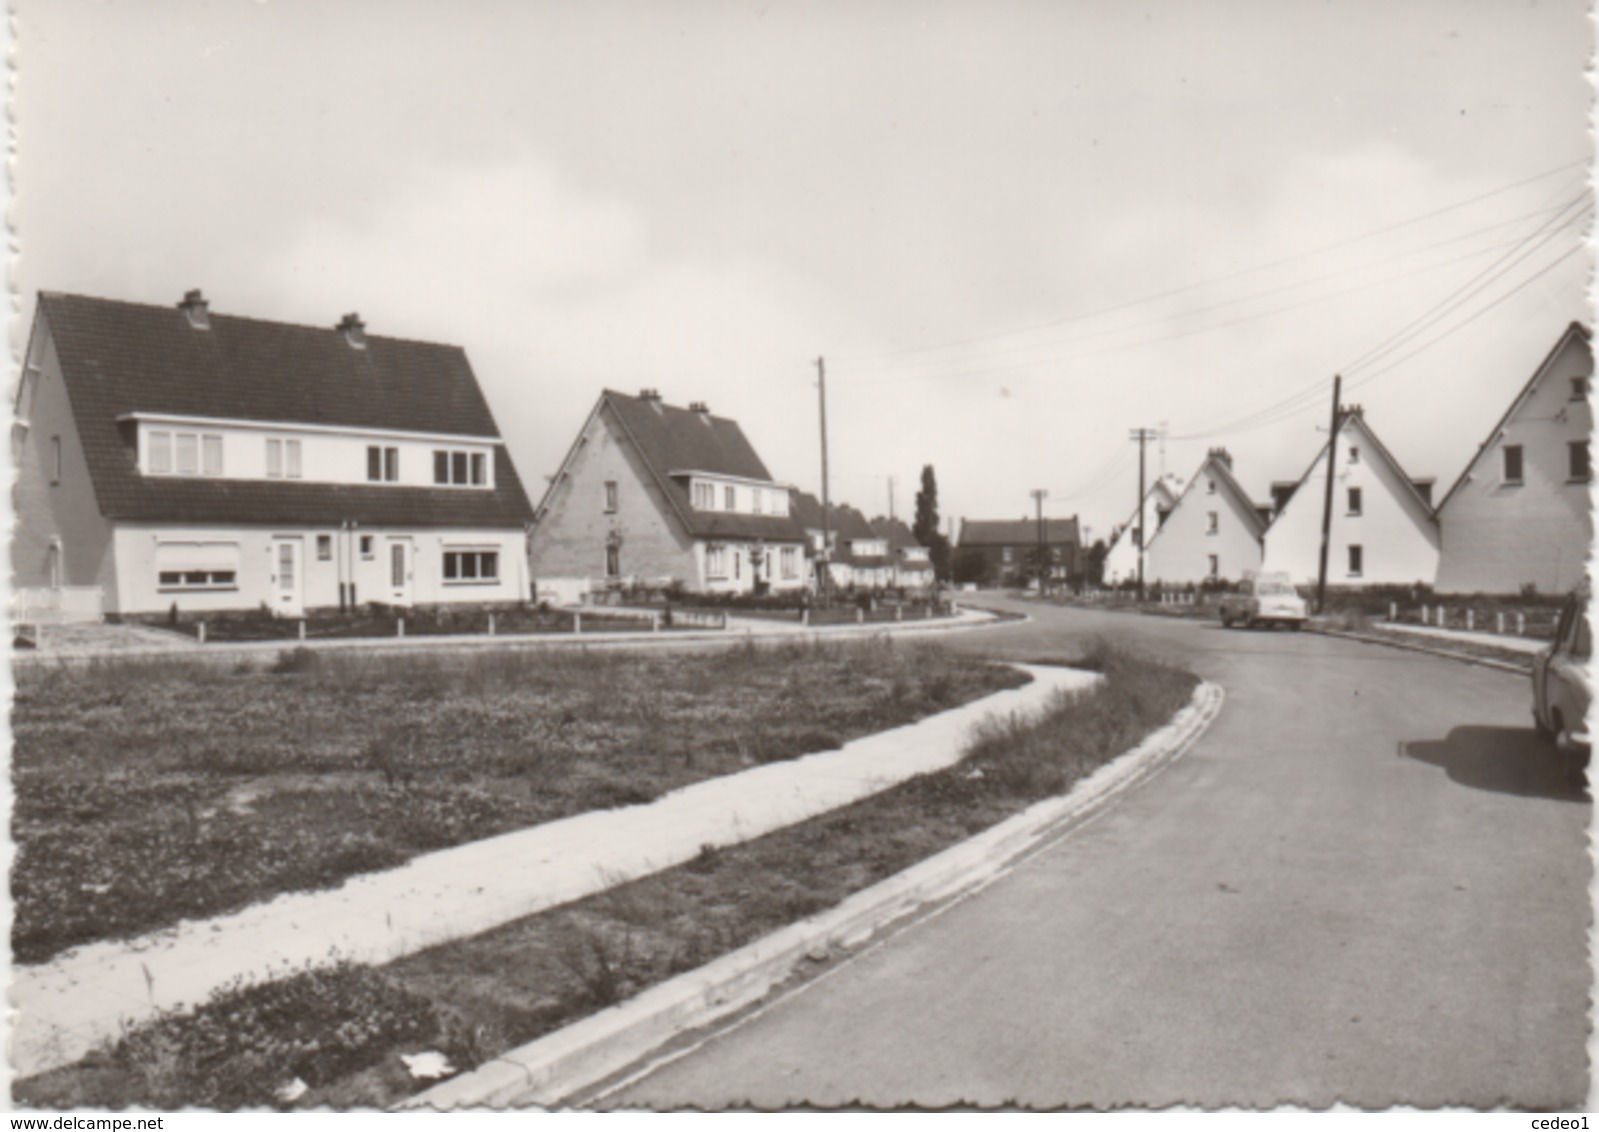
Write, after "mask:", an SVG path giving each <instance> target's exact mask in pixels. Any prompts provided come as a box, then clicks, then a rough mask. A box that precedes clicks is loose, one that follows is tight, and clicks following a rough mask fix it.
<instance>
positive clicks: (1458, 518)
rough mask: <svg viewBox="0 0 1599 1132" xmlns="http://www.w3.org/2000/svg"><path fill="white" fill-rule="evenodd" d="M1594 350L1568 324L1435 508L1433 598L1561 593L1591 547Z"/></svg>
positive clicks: (1579, 573) (1577, 577)
mask: <svg viewBox="0 0 1599 1132" xmlns="http://www.w3.org/2000/svg"><path fill="white" fill-rule="evenodd" d="M1592 380H1593V347H1592V345H1591V343H1590V341H1589V333H1588V328H1587V327H1585V326H1583V325H1581V324H1580V323H1575V322H1574V323H1572V324H1571V325H1570V326H1569V327H1567V328H1566V330H1565V332H1564V333H1563V334H1561V336H1560V338H1559V340H1558V341H1556V343H1555V345H1554V348H1553V349H1552V350H1550V351H1549V353H1548V355H1547V356H1546V357H1545V358H1544V359H1543V361H1542V362H1541V363H1540V364H1539V366H1538V368H1537V369H1536V370H1534V371H1533V374H1532V376H1531V377H1530V378H1529V379H1528V380H1527V383H1526V384H1525V385H1524V386H1522V388H1521V391H1520V392H1518V393H1517V394H1516V396H1515V398H1514V399H1513V400H1512V401H1511V402H1510V407H1509V408H1508V409H1506V410H1505V414H1504V416H1503V417H1501V418H1500V420H1499V423H1498V424H1496V425H1495V426H1494V427H1493V430H1492V431H1491V432H1489V434H1488V437H1487V439H1486V440H1484V441H1483V442H1482V444H1481V445H1480V446H1479V447H1478V449H1477V453H1476V455H1475V456H1473V457H1472V460H1471V462H1470V463H1469V464H1467V465H1466V468H1465V470H1464V471H1462V472H1461V474H1460V478H1459V479H1458V480H1456V481H1455V483H1454V485H1453V486H1452V487H1450V489H1449V493H1448V494H1447V495H1445V496H1444V498H1443V502H1441V503H1440V504H1439V505H1438V525H1439V535H1440V537H1441V539H1442V548H1441V553H1440V557H1439V562H1438V581H1437V589H1438V591H1439V592H1440V593H1499V594H1510V593H1518V592H1520V591H1521V589H1522V588H1523V587H1525V586H1532V587H1534V588H1536V589H1538V590H1540V591H1542V592H1544V593H1560V592H1562V591H1565V590H1569V589H1572V588H1574V587H1575V586H1576V585H1577V584H1578V583H1579V582H1581V581H1582V577H1583V574H1584V572H1585V570H1586V568H1587V563H1588V555H1589V552H1590V548H1591V546H1592V543H1593V500H1592V497H1591V495H1590V494H1589V481H1590V480H1591V479H1592V478H1593V472H1592V468H1591V465H1590V463H1589V449H1588V446H1589V434H1590V432H1591V431H1592V429H1593V408H1592V406H1591V405H1590V404H1589V400H1588V398H1589V395H1590V391H1591V385H1592Z"/></svg>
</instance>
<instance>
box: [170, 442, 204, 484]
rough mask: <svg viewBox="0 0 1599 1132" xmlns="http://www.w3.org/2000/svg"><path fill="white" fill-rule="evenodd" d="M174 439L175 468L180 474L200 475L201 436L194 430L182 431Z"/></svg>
mask: <svg viewBox="0 0 1599 1132" xmlns="http://www.w3.org/2000/svg"><path fill="white" fill-rule="evenodd" d="M173 440H174V444H173V449H172V450H173V454H174V455H173V461H172V462H173V470H174V471H176V472H177V473H178V475H180V476H193V475H198V474H199V472H200V438H199V437H197V436H195V435H194V433H192V432H180V433H178V434H177V435H176V436H175V437H174V438H173Z"/></svg>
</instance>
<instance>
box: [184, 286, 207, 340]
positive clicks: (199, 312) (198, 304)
mask: <svg viewBox="0 0 1599 1132" xmlns="http://www.w3.org/2000/svg"><path fill="white" fill-rule="evenodd" d="M210 308H211V304H210V303H208V302H206V301H205V296H204V295H202V294H200V290H199V288H195V289H194V290H193V291H185V292H184V293H183V301H182V302H181V303H179V304H178V309H179V310H180V311H182V312H183V313H184V314H186V315H188V316H189V325H190V326H192V327H194V328H195V329H196V330H210V329H211V313H210Z"/></svg>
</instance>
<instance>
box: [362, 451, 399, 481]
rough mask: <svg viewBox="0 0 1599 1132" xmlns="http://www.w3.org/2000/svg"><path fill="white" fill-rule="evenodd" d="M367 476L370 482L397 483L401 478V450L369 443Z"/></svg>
mask: <svg viewBox="0 0 1599 1132" xmlns="http://www.w3.org/2000/svg"><path fill="white" fill-rule="evenodd" d="M366 478H367V481H368V482H370V483H395V482H398V480H399V478H400V450H399V449H398V448H389V447H384V446H383V445H381V444H369V445H367V449H366Z"/></svg>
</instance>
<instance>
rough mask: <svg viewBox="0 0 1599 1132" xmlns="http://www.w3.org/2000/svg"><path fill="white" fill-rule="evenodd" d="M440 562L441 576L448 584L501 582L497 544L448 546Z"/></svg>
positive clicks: (462, 584)
mask: <svg viewBox="0 0 1599 1132" xmlns="http://www.w3.org/2000/svg"><path fill="white" fill-rule="evenodd" d="M440 564H441V565H440V570H439V576H440V578H441V580H442V581H443V583H444V584H445V585H446V586H497V585H499V584H500V548H499V547H497V546H446V547H445V548H444V554H443V557H442V558H441V560H440Z"/></svg>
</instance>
